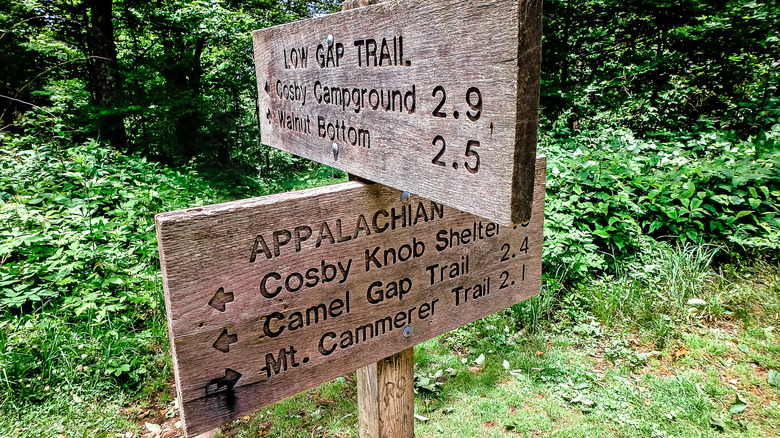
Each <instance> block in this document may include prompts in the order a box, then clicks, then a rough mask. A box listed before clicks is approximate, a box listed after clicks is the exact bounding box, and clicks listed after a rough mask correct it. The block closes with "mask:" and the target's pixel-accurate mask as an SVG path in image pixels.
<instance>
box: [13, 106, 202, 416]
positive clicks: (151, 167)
mask: <svg viewBox="0 0 780 438" xmlns="http://www.w3.org/2000/svg"><path fill="white" fill-rule="evenodd" d="M25 129H26V131H25V132H24V133H23V134H21V135H17V134H10V133H5V132H0V142H2V154H0V312H2V313H3V314H4V316H5V318H4V322H3V323H2V324H0V341H2V352H1V353H0V365H2V366H1V368H2V369H3V371H4V372H3V376H2V378H0V389H2V391H4V392H5V394H6V396H7V397H0V398H2V399H4V400H7V401H9V402H14V401H15V400H24V399H29V400H40V399H43V398H45V397H48V396H49V395H50V394H51V393H52V392H53V391H55V390H56V391H59V390H65V389H68V388H70V390H74V391H77V393H81V392H83V391H89V390H101V389H108V388H111V387H114V386H115V385H122V386H125V387H127V388H135V387H137V383H138V382H140V381H141V379H142V377H144V375H145V374H146V373H148V372H149V371H151V370H156V371H155V372H156V373H160V372H162V371H163V370H164V367H163V366H160V365H164V364H165V360H164V359H161V360H162V362H161V363H157V362H155V359H156V358H155V357H154V352H156V351H158V350H160V343H161V342H164V341H163V339H164V337H165V326H164V323H163V321H164V314H163V311H162V308H163V307H164V306H163V305H162V294H161V289H162V288H161V282H160V276H159V271H158V269H159V261H158V256H157V243H156V238H155V232H154V215H155V214H156V213H158V212H161V211H167V210H172V209H178V208H185V207H188V206H192V205H203V204H205V203H209V202H212V201H213V199H214V197H215V193H214V191H213V190H212V189H209V188H208V187H207V186H206V185H205V184H204V183H203V182H202V181H200V180H199V179H197V178H195V177H193V176H191V175H187V174H183V173H179V172H176V171H172V170H169V169H166V168H163V167H161V166H159V165H156V164H153V163H149V162H147V161H146V160H145V159H143V158H139V157H137V156H124V155H122V154H120V153H118V152H116V151H114V150H112V149H110V148H108V147H106V146H104V145H102V144H100V143H97V142H95V141H86V142H84V143H82V144H73V143H70V141H69V138H70V136H71V135H72V133H70V132H67V131H66V130H65V127H64V126H62V125H58V124H57V123H56V121H54V122H49V123H48V124H45V125H44V124H42V123H41V122H40V121H32V120H28V122H27V123H26V124H25ZM166 377H167V376H166Z"/></svg>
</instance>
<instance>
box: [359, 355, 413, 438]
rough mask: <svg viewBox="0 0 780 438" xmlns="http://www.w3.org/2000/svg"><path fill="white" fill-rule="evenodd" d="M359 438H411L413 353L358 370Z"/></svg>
mask: <svg viewBox="0 0 780 438" xmlns="http://www.w3.org/2000/svg"><path fill="white" fill-rule="evenodd" d="M357 379H358V418H359V423H360V438H412V437H413V436H414V349H413V348H408V349H406V350H404V351H402V352H400V353H397V354H394V355H392V356H390V357H388V358H385V359H382V360H380V361H379V362H377V363H373V364H371V365H368V366H365V367H363V368H360V369H359V370H358V372H357Z"/></svg>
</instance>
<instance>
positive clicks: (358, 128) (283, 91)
mask: <svg viewBox="0 0 780 438" xmlns="http://www.w3.org/2000/svg"><path fill="white" fill-rule="evenodd" d="M541 3H542V2H541V0H489V1H488V0H472V1H467V2H466V1H459V0H402V1H393V2H387V3H381V4H378V5H373V6H368V7H365V8H359V9H354V10H350V11H346V12H342V13H338V14H331V15H326V16H323V17H320V18H316V19H311V20H304V21H299V22H295V23H291V24H286V25H282V26H275V27H271V28H268V29H263V30H258V31H255V32H254V34H253V39H254V50H255V66H256V70H257V83H258V90H259V108H260V111H261V114H262V117H263V120H262V121H261V123H260V125H261V138H262V141H263V143H265V144H268V145H271V146H274V147H277V148H280V149H283V150H286V151H288V152H292V153H294V154H296V155H300V156H302V157H306V158H309V159H312V160H315V161H318V162H320V163H324V164H327V165H329V166H332V167H335V168H338V169H342V170H344V171H347V172H349V173H351V174H354V175H357V176H359V177H362V178H366V179H368V180H371V181H375V182H378V183H381V184H385V185H388V186H391V187H394V188H397V189H400V190H410V191H414V192H415V193H417V194H419V195H421V196H424V197H426V198H428V199H431V200H433V201H435V202H438V203H442V204H445V205H447V206H450V207H453V208H456V209H458V210H462V211H466V212H469V213H472V214H476V215H479V216H480V217H483V218H486V219H489V220H492V221H495V222H497V223H499V224H501V225H510V224H517V223H525V222H526V221H527V220H528V219H529V218H530V214H531V204H532V194H533V180H534V165H535V156H536V131H537V120H538V115H537V112H538V100H539V66H540V59H541ZM488 194H489V196H487V195H488Z"/></svg>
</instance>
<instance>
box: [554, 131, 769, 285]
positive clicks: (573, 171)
mask: <svg viewBox="0 0 780 438" xmlns="http://www.w3.org/2000/svg"><path fill="white" fill-rule="evenodd" d="M555 134H559V135H558V136H557V138H556V135H555ZM563 137H564V136H563V135H560V133H555V132H554V133H553V135H548V136H547V137H544V138H543V143H542V148H543V150H544V151H545V152H546V153H547V154H548V156H549V162H548V183H547V203H546V209H545V219H546V223H545V264H546V271H547V273H548V275H553V276H554V277H555V278H564V279H568V280H570V281H577V280H579V279H583V278H585V276H586V275H587V274H588V273H592V272H599V271H603V270H606V269H609V268H614V267H615V263H616V261H617V260H621V259H625V258H627V257H629V256H631V255H632V254H636V253H638V252H639V251H640V250H641V248H642V240H643V239H644V238H646V237H647V236H650V237H653V238H655V239H669V238H671V239H675V240H677V239H679V240H680V241H681V242H686V241H692V242H696V243H703V242H713V243H717V244H722V245H725V246H727V247H728V248H729V249H730V251H731V252H732V253H734V254H738V253H745V252H749V253H754V254H755V255H763V256H767V257H777V256H778V250H780V208H779V207H778V202H777V199H780V154H778V153H777V151H778V150H780V147H779V146H780V125H775V126H774V127H773V128H772V130H771V131H769V132H766V133H764V134H762V135H761V136H760V138H758V137H757V138H751V139H750V140H749V141H730V140H729V139H728V138H726V137H725V136H724V135H723V134H717V133H715V132H714V131H712V132H704V133H700V134H698V135H695V136H690V137H688V138H686V137H684V136H681V140H678V141H674V142H671V141H660V140H640V139H638V138H636V137H634V135H633V134H632V133H631V132H630V131H627V130H624V129H618V128H602V129H599V130H597V131H594V132H591V131H583V132H580V133H578V134H577V135H574V136H573V137H568V138H567V139H566V138H563Z"/></svg>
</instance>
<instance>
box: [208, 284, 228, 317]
mask: <svg viewBox="0 0 780 438" xmlns="http://www.w3.org/2000/svg"><path fill="white" fill-rule="evenodd" d="M232 302H233V292H225V289H224V288H219V289H217V293H215V294H214V296H213V297H211V300H209V306H211V307H213V308H215V309H217V310H219V311H220V312H224V311H225V310H227V309H226V308H225V304H227V303H232Z"/></svg>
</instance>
